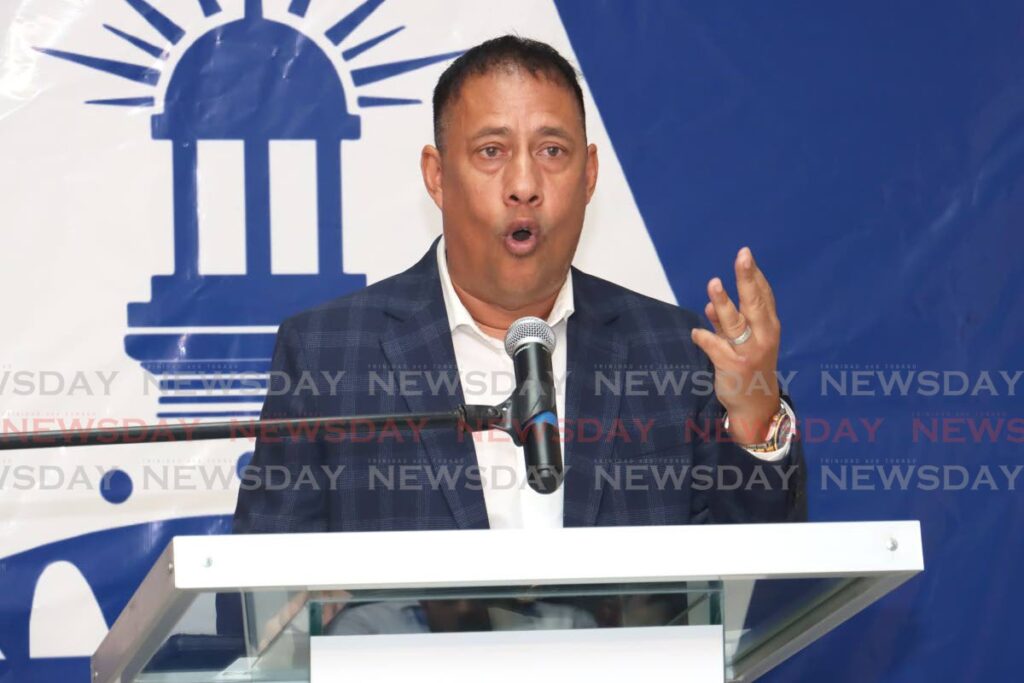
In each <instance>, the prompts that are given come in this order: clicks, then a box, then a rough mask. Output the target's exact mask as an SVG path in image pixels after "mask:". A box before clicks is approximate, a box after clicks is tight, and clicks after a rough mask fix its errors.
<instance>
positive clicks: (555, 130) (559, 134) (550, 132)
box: [537, 126, 572, 140]
mask: <svg viewBox="0 0 1024 683" xmlns="http://www.w3.org/2000/svg"><path fill="white" fill-rule="evenodd" d="M537 132H538V133H540V134H541V135H544V136H547V137H553V138H562V139H563V140H572V136H571V135H569V131H567V130H566V129H565V128H559V127H558V126H542V127H541V128H540V129H538V131H537Z"/></svg>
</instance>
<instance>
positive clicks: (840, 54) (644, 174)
mask: <svg viewBox="0 0 1024 683" xmlns="http://www.w3.org/2000/svg"><path fill="white" fill-rule="evenodd" d="M1021 26H1024V7H1022V6H1021V5H1020V4H1019V3H1012V2H1005V1H1003V0H998V1H995V2H988V3H982V4H979V3H976V2H971V1H970V0H938V1H937V2H933V3H928V4H925V5H914V6H912V7H911V6H909V5H906V6H900V5H893V4H892V3H879V2H867V3H853V4H849V3H847V4H832V3H818V4H807V3H794V2H773V3H738V2H734V3H730V2H717V3H696V2H693V3H691V2H680V1H678V0H661V1H654V0H651V1H645V2H633V1H630V0H617V1H613V0H601V1H596V0H595V1H590V0H556V1H555V2H551V1H549V0H5V2H3V3H2V4H0V225H2V233H0V234H2V240H3V241H2V247H0V274H2V275H0V277H2V283H3V285H4V287H3V290H4V297H3V303H4V306H3V309H4V310H3V316H4V324H3V328H2V329H3V334H2V336H0V419H2V429H3V431H4V432H7V433H10V432H26V431H39V430H53V429H68V428H89V427H115V426H133V425H142V424H167V425H175V424H194V423H198V422H205V421H210V420H226V419H233V418H246V417H252V416H256V415H257V414H258V412H259V409H260V405H261V403H262V400H263V395H264V393H265V390H266V388H267V373H268V371H269V364H270V355H271V351H272V346H273V341H274V334H275V331H276V328H277V325H278V324H279V323H280V321H281V320H282V319H284V318H285V317H287V316H288V315H290V314H292V313H295V312H298V311H300V310H303V309H305V308H309V307H312V306H314V305H316V304H318V303H321V302H323V301H326V300H328V299H331V298H334V297H337V296H340V295H343V294H345V293H347V292H351V291H355V290H357V289H359V288H362V287H365V286H366V285H367V284H370V283H373V282H375V281H378V280H380V279H383V278H384V277H387V276H389V275H392V274H394V273H396V272H398V271H400V270H403V269H405V268H406V267H408V266H409V265H411V264H412V263H413V262H414V261H415V260H417V259H418V258H419V257H420V256H422V255H423V253H424V251H425V250H426V249H427V248H428V246H429V245H430V243H431V242H432V240H433V239H434V238H435V237H436V236H437V235H438V234H439V233H440V215H439V213H438V212H437V210H436V207H435V206H434V204H433V202H432V201H431V200H430V198H429V197H428V196H427V194H426V192H425V190H424V188H423V183H422V180H421V175H420V169H419V153H420V149H421V148H422V146H423V145H424V144H426V143H429V142H431V140H432V119H431V106H430V101H431V94H432V90H433V87H434V84H435V82H436V80H437V78H438V76H439V75H440V73H441V72H442V71H443V70H444V68H445V67H446V65H447V64H449V63H450V62H451V60H452V59H454V58H455V57H457V56H458V55H459V54H460V53H461V52H462V51H464V50H465V49H467V48H469V47H472V46H473V45H475V44H477V43H479V42H482V41H483V40H486V39H488V38H491V37H495V36H497V35H501V34H505V33H517V34H519V35H522V36H526V37H531V38H535V39H538V40H542V41H545V42H548V43H550V44H551V45H553V46H554V47H555V48H556V49H558V50H559V51H560V52H561V53H562V54H563V55H565V56H566V57H567V58H568V59H570V61H572V62H573V63H574V64H576V65H577V66H578V67H579V69H580V71H581V73H582V76H583V80H582V85H583V89H584V94H585V97H586V101H587V107H588V113H587V121H588V134H589V136H590V138H591V141H592V142H594V143H595V144H596V145H597V147H598V149H599V154H600V159H601V173H600V179H599V183H598V189H597V193H596V195H595V197H594V200H593V202H592V203H591V205H590V207H589V209H588V213H587V222H586V225H585V228H584V233H583V239H582V242H581V245H580V249H579V251H578V254H577V259H576V265H577V266H579V267H580V268H582V269H583V270H586V271H588V272H591V273H594V274H596V275H599V276H601V277H604V278H607V279H609V280H613V281H616V282H620V283H622V284H625V285H627V286H629V287H631V288H632V289H635V290H638V291H640V292H643V293H645V294H649V295H651V296H654V297H657V298H660V299H663V300H665V301H669V302H673V303H678V304H680V305H682V306H685V307H687V308H691V309H695V310H701V309H702V308H703V302H704V298H703V297H704V283H705V282H706V281H707V279H708V278H709V277H712V276H714V275H723V274H728V273H729V268H730V265H731V259H732V257H733V255H734V254H735V252H736V250H737V249H738V248H739V247H740V246H742V245H744V244H749V245H750V246H751V247H752V248H753V250H754V252H755V253H756V254H757V257H758V261H759V263H760V264H761V265H762V267H763V268H764V270H765V271H766V273H767V274H768V277H769V278H770V279H771V281H772V283H773V286H774V288H775V293H776V298H777V300H778V304H779V309H780V318H781V320H782V323H783V344H782V357H781V359H780V364H781V371H782V372H783V383H784V389H785V390H787V391H788V393H789V394H790V395H791V396H792V397H793V398H794V400H795V402H796V405H797V406H798V412H799V418H800V422H801V425H800V427H801V436H802V438H804V440H805V450H806V455H807V459H808V465H809V468H810V476H809V491H808V494H809V500H810V516H811V519H812V520H815V521H826V520H869V519H920V520H921V521H922V525H923V532H924V540H925V554H926V561H927V571H926V572H925V574H923V575H922V576H921V577H919V578H917V579H915V580H914V581H912V582H910V583H908V584H907V585H906V586H904V587H903V588H901V589H900V590H899V591H897V592H896V593H894V594H893V595H891V596H889V597H888V598H887V599H885V600H883V601H882V602H881V603H880V604H879V605H877V606H874V607H872V608H870V609H868V610H867V611H865V612H864V613H863V614H861V615H860V616H858V617H857V618H855V619H853V620H852V621H850V622H848V623H847V624H845V625H844V626H842V627H841V628H839V629H837V630H836V631H834V632H833V633H832V634H830V635H829V636H827V637H826V638H824V639H823V640H822V641H820V642H819V643H816V644H815V645H813V646H812V647H811V648H809V649H808V650H806V651H805V652H803V653H801V654H800V655H799V656H797V657H795V658H793V659H792V660H790V661H788V662H787V663H786V664H784V665H783V666H781V667H780V668H779V669H777V670H776V671H774V672H772V673H771V674H770V675H768V676H767V677H766V679H767V680H779V681H783V680H801V681H802V680H832V681H858V682H859V681H931V680H943V681H975V680H1013V679H1015V678H1016V677H1017V675H1016V670H1017V666H1016V664H1015V663H1014V662H1012V661H1011V656H1010V653H1012V651H1013V650H1012V647H1011V645H1012V642H1011V641H1012V637H1011V634H1012V633H1015V632H1016V631H1017V628H1016V621H1017V617H1018V615H1017V609H1016V605H1019V604H1020V603H1021V599H1020V596H1021V590H1020V588H1019V587H1018V586H1017V577H1018V576H1019V575H1020V574H1021V572H1022V570H1024V546H1022V545H1021V544H1020V543H1019V542H1017V541H1016V538H1017V536H1019V535H1020V534H1017V533H1015V532H1016V531H1024V498H1022V497H1021V496H1022V494H1021V488H1024V477H1019V476H1018V475H1020V474H1021V472H1022V471H1024V459H1022V457H1021V456H1022V445H1021V444H1022V443H1024V414H1022V412H1021V405H1022V401H1021V399H1020V394H1021V393H1022V392H1024V382H1020V380H1021V379H1022V378H1024V344H1022V343H1021V337H1022V331H1024V306H1021V301H1022V299H1024V291H1022V285H1021V282H1022V280H1024V268H1022V263H1024V261H1022V258H1021V254H1024V230H1022V229H1021V225H1022V224H1024V198H1022V197H1024V195H1022V194H1021V192H1022V189H1021V188H1022V187H1024V41H1022V40H1021V35H1020V27H1021ZM251 448H252V445H251V443H247V442H244V441H234V442H230V443H221V442H207V443H195V444H182V443H177V444H162V445H138V446H126V447H112V446H96V447H90V448H82V449H64V448H53V449H41V450H32V451H21V452H19V451H6V452H3V453H2V454H0V529H2V531H0V681H19V682H20V681H66V682H68V683H71V682H72V681H86V680H87V679H88V656H89V655H90V654H91V653H92V652H93V650H94V649H95V648H96V646H97V645H98V643H99V642H100V641H101V640H102V638H103V637H104V635H105V634H106V633H107V631H108V629H109V627H110V625H111V624H112V623H113V622H114V620H115V619H116V618H117V616H118V614H119V613H120V611H121V610H122V609H123V608H124V606H125V604H126V603H127V600H128V598H129V597H130V596H131V594H132V592H133V591H134V590H135V588H136V586H137V585H138V582H139V581H140V580H141V578H142V576H143V575H144V574H145V572H146V571H147V570H148V568H149V567H150V565H151V564H152V563H153V561H154V560H155V558H156V556H157V555H158V554H159V552H160V551H162V550H163V548H164V546H165V545H166V543H167V542H168V540H169V539H170V538H171V537H172V536H174V535H176V534H183V533H188V534H195V533H223V532H226V531H229V529H230V514H231V512H232V511H233V509H234V502H235V498H236V495H237V488H238V483H239V482H238V472H239V469H240V468H241V467H242V466H244V464H245V463H246V462H247V458H248V457H249V455H250V454H251Z"/></svg>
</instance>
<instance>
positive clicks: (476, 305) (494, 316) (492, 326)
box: [452, 280, 558, 339]
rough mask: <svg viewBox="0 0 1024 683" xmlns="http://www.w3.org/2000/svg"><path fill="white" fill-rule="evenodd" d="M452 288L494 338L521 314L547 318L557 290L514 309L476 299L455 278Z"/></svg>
mask: <svg viewBox="0 0 1024 683" xmlns="http://www.w3.org/2000/svg"><path fill="white" fill-rule="evenodd" d="M452 288H453V289H454V290H455V294H456V295H457V296H458V297H459V301H461V302H462V305H463V306H465V307H466V310H467V311H469V315H470V316H472V318H473V320H474V321H476V324H477V325H479V326H480V329H481V330H482V331H483V332H484V334H486V335H487V336H489V337H494V338H495V339H504V338H505V333H506V332H508V328H509V326H510V325H512V323H513V322H515V321H516V320H518V319H519V318H522V317H523V316H527V315H532V316H536V317H538V318H540V319H541V320H547V318H548V316H549V315H551V309H552V308H554V306H555V299H557V298H558V292H555V293H554V294H552V295H551V296H549V297H547V298H545V299H544V300H542V301H538V302H534V303H531V304H528V305H526V306H523V307H521V308H518V309H515V310H509V309H507V308H502V307H501V306H498V305H496V304H493V303H490V302H488V301H484V300H483V299H478V298H477V297H475V296H473V295H472V294H470V293H469V292H467V291H466V290H464V289H463V288H462V287H460V286H459V285H458V283H457V282H455V280H452Z"/></svg>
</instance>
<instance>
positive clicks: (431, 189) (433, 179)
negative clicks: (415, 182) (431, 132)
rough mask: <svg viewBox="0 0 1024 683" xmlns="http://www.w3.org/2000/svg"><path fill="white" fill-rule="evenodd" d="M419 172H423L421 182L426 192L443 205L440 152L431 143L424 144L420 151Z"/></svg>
mask: <svg viewBox="0 0 1024 683" xmlns="http://www.w3.org/2000/svg"><path fill="white" fill-rule="evenodd" d="M420 172H421V173H423V184H424V185H425V186H426V188H427V194H429V195H430V198H431V199H433V200H434V203H435V204H437V208H439V209H441V208H443V207H444V193H443V192H442V190H441V152H440V151H439V150H438V149H437V147H434V146H433V145H424V147H423V151H422V152H421V153H420Z"/></svg>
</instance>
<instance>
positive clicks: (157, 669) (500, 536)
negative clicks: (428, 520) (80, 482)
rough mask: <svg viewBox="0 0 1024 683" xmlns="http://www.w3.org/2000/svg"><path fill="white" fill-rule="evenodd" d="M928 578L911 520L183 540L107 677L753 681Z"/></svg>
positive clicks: (126, 628)
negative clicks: (913, 581)
mask: <svg viewBox="0 0 1024 683" xmlns="http://www.w3.org/2000/svg"><path fill="white" fill-rule="evenodd" d="M923 569H924V560H923V554H922V549H921V534H920V527H919V524H918V523H917V522H867V523H815V524H759V525H727V526H675V527H672V526H663V527H612V528H582V529H560V530H543V531H496V530H482V531H476V530H474V531H419V532H361V533H344V534H292V535H266V536H191V537H177V538H175V539H174V540H173V541H172V542H171V543H170V544H169V545H168V547H167V549H166V550H165V551H164V553H163V554H162V555H161V557H160V559H159V560H158V561H157V563H156V564H155V565H154V566H153V568H152V570H151V571H150V572H149V574H148V575H147V576H146V578H145V580H144V581H143V583H142V584H141V585H140V587H139V589H138V591H137V592H136V593H135V595H134V596H133V598H132V599H131V601H130V602H129V604H128V605H127V607H126V608H125V610H124V611H123V612H122V614H121V616H120V617H119V618H118V619H117V621H116V623H115V624H114V626H113V627H112V628H111V630H110V632H109V634H108V635H107V637H106V638H105V639H104V640H103V642H102V644H101V645H100V647H99V649H98V650H97V651H96V653H95V655H94V656H93V658H92V671H93V680H94V681H98V682H100V683H128V682H129V681H138V682H140V683H141V682H143V681H151V682H156V681H166V682H168V683H170V682H174V683H179V682H180V683H185V682H188V683H199V682H203V683H206V682H210V683H213V682H217V683H221V682H226V681H272V682H284V681H289V682H290V681H314V683H327V682H333V681H359V680H367V681H405V680H417V681H435V680H436V681H462V680H475V681H479V680H486V681H513V680H515V681H522V680H523V679H524V678H529V679H531V680H530V683H538V682H539V681H543V680H559V681H564V680H567V679H568V680H588V682H589V681H603V680H613V678H614V679H615V680H622V676H623V674H626V675H630V676H632V677H633V678H634V679H635V680H642V681H653V680H687V681H722V680H728V681H751V680H754V679H755V678H757V677H758V676H760V675H761V674H763V673H764V672H766V671H768V670H769V669H771V668H772V667H774V666H775V665H777V664H778V663H779V662H781V661H783V660H785V659H786V658H788V657H790V656H792V655H793V654H795V653H796V652H797V651H799V650H800V649H801V648H803V647H805V646H807V645H808V644H809V643H811V642H812V641H814V640H815V639H816V638H818V637H819V636H821V635H823V634H824V633H826V632H828V631H829V630H831V629H832V628H834V627H835V626H836V625H838V624H840V623H842V622H843V621H844V620H846V619H848V618H849V617H850V616H852V615H853V614H855V613H856V612H858V611H859V610H861V609H863V608H864V607H865V606H867V605H868V604H870V603H872V602H874V601H875V600H878V599H879V598H881V597H882V596H884V595H885V594H886V593H888V592H889V591H891V590H893V589H894V588H896V587H897V586H899V585H900V584H901V583H903V582H904V581H906V580H908V579H909V578H911V577H912V576H913V575H914V574H916V573H917V572H920V571H922V570H923Z"/></svg>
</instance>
